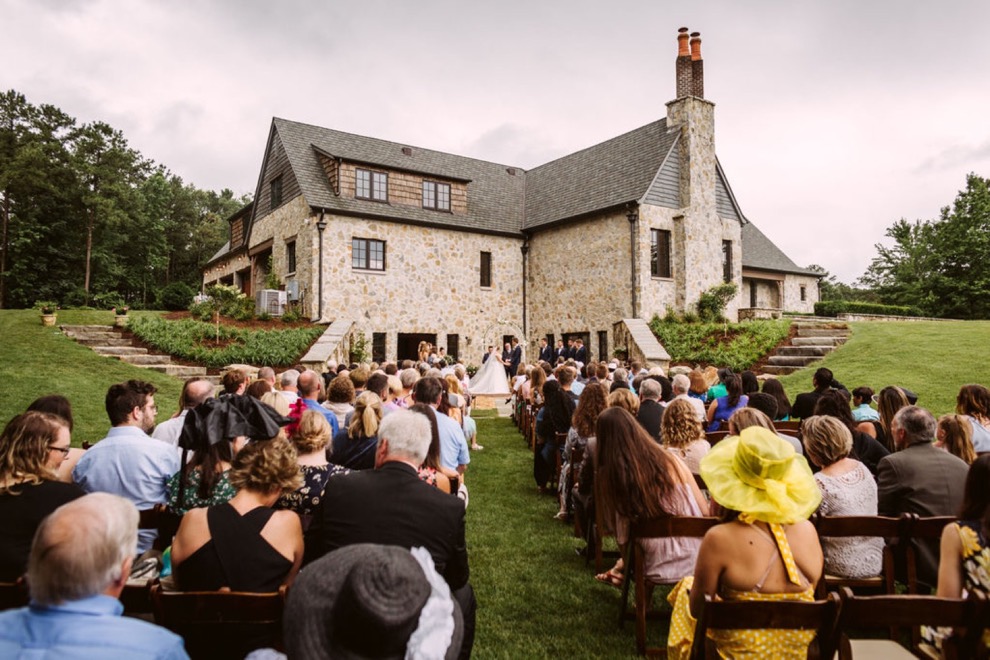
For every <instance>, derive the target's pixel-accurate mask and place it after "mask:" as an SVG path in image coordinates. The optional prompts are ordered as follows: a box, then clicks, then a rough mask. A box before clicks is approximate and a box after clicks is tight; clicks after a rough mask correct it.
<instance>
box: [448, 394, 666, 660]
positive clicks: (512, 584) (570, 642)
mask: <svg viewBox="0 0 990 660" xmlns="http://www.w3.org/2000/svg"><path fill="white" fill-rule="evenodd" d="M485 414H486V413H477V414H476V418H477V420H478V441H479V442H480V443H481V444H482V445H484V447H485V448H484V450H483V451H480V452H474V453H472V455H471V466H470V468H469V469H468V478H467V484H468V488H469V489H470V495H471V503H470V506H469V507H468V513H467V543H468V557H469V559H470V563H471V582H472V584H473V585H474V588H475V591H476V594H477V598H478V631H477V638H476V641H475V647H474V649H475V653H474V657H476V658H480V659H484V658H543V657H570V658H578V657H580V658H592V657H595V658H601V657H608V658H632V657H636V654H635V638H634V632H633V631H634V622H633V621H627V622H626V624H625V626H624V627H623V628H622V630H619V629H618V627H617V624H616V620H617V616H618V602H619V595H620V592H619V590H618V589H613V588H611V587H608V586H606V585H602V584H599V583H598V582H596V581H595V579H594V571H593V567H590V566H589V567H588V568H586V567H585V565H584V559H583V558H582V557H579V556H578V555H577V554H576V553H575V549H576V548H580V547H582V546H583V545H584V543H583V542H582V541H581V540H580V539H576V538H574V537H573V535H572V529H573V527H571V526H569V525H565V524H564V523H562V522H560V521H558V520H554V518H553V515H554V513H556V512H557V502H556V499H555V498H553V497H549V496H545V495H538V494H537V492H536V485H535V483H534V481H533V476H532V474H533V457H532V454H531V453H530V451H529V449H528V448H527V447H526V444H525V443H524V442H523V439H522V436H521V435H520V433H519V431H518V430H517V429H516V428H515V426H513V425H512V422H511V421H510V420H509V419H507V418H497V417H494V416H492V415H491V414H490V413H489V416H483V415H485ZM606 561H608V560H606ZM659 591H660V590H658V595H657V601H658V602H659V600H660V593H659ZM631 602H632V598H631V597H630V603H631ZM660 625H661V624H660V622H653V621H651V622H648V632H649V633H652V634H650V642H651V643H657V641H658V639H659V637H658V636H659V634H660V632H659V631H660ZM664 628H665V626H664ZM663 633H664V634H666V630H664V631H663Z"/></svg>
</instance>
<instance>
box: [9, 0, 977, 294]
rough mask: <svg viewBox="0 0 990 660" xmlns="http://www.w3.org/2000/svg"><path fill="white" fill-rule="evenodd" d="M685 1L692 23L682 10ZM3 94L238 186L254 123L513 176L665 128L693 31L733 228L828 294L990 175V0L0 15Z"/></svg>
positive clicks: (12, 8)
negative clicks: (823, 279)
mask: <svg viewBox="0 0 990 660" xmlns="http://www.w3.org/2000/svg"><path fill="white" fill-rule="evenodd" d="M699 5H701V6H699ZM0 25H2V38H0V62H2V65H0V89H16V90H17V91H19V92H21V93H23V94H24V95H26V96H27V98H28V100H29V101H30V102H32V103H34V104H42V103H51V104H53V105H56V106H58V107H60V108H61V109H62V110H64V111H66V112H67V113H69V114H70V115H73V116H75V117H77V118H78V119H79V120H80V121H92V120H103V121H106V122H108V123H110V124H111V125H113V126H114V127H115V128H118V129H120V130H122V131H123V132H124V135H125V136H126V137H127V139H128V140H129V141H130V144H131V146H132V147H134V148H136V149H138V150H140V151H141V152H142V154H144V156H146V157H148V158H151V159H153V160H155V161H156V162H159V163H163V164H165V165H166V166H167V167H168V168H170V169H171V170H172V171H173V172H175V173H176V174H178V175H179V176H181V177H183V179H185V180H186V181H188V182H192V183H194V184H195V185H196V186H198V187H200V188H211V189H221V188H230V189H232V190H234V191H235V192H236V193H253V192H254V188H255V185H256V183H257V178H258V172H259V168H260V167H261V158H262V156H263V152H264V147H265V140H266V138H267V135H268V129H269V125H270V122H271V118H272V117H273V116H280V117H285V118H287V119H292V120H296V121H302V122H308V123H313V124H317V125H320V126H326V127H330V128H334V129H338V130H343V131H348V132H352V133H357V134H360V135H368V136H373V137H379V138H384V139H388V140H393V141H396V142H402V143H405V144H410V145H415V146H421V147H428V148H432V149H438V150H441V151H448V152H451V153H456V154H462V155H467V156H473V157H476V158H482V159H485V160H490V161H495V162H499V163H504V164H507V165H515V166H519V167H523V168H531V167H534V166H536V165H540V164H542V163H545V162H547V161H549V160H552V159H554V158H557V157H559V156H562V155H565V154H568V153H571V152H573V151H576V150H578V149H581V148H584V147H587V146H590V145H592V144H595V143H598V142H601V141H603V140H606V139H608V138H611V137H614V136H616V135H619V134H621V133H624V132H626V131H629V130H632V129H634V128H637V127H639V126H642V125H644V124H646V123H649V122H651V121H653V120H655V119H658V118H660V117H663V116H665V114H666V108H665V106H664V104H665V103H666V102H667V101H669V100H671V99H672V98H673V97H674V58H675V56H676V50H677V45H676V33H677V28H679V27H681V26H687V27H689V28H691V30H692V31H694V30H697V31H700V32H701V33H702V40H703V44H702V46H703V48H702V52H703V55H704V59H705V96H706V97H707V98H708V99H709V100H711V101H713V102H714V103H715V104H716V110H715V118H716V131H715V140H716V148H717V152H718V155H719V158H720V160H721V162H722V166H723V168H724V169H725V171H726V174H727V176H728V178H729V182H730V185H731V186H732V188H733V191H734V192H735V194H736V198H737V200H738V202H739V204H740V206H741V207H742V210H743V212H744V213H745V214H746V216H747V217H748V218H749V219H750V220H752V221H753V222H754V223H755V224H756V225H757V226H758V227H760V228H761V229H762V230H763V231H764V233H766V234H767V235H768V236H769V237H770V238H771V239H772V240H773V241H774V242H775V243H777V245H778V246H780V247H781V248H782V249H783V250H784V251H785V252H786V253H787V254H788V255H789V256H790V257H791V258H792V259H794V261H795V262H796V263H797V264H798V265H800V266H807V265H809V264H812V263H818V264H821V265H823V266H825V268H827V269H828V270H829V271H831V272H832V273H833V274H836V275H838V276H839V278H840V279H842V280H843V281H846V282H851V281H853V280H854V279H856V278H857V277H859V276H860V275H861V274H862V273H863V271H864V270H865V268H866V266H867V265H868V264H869V261H870V259H871V257H872V256H873V255H874V248H873V245H874V244H875V243H877V242H879V241H881V240H882V239H883V234H884V231H885V229H886V228H887V227H888V226H889V225H890V224H891V223H892V222H894V221H895V220H897V219H898V218H901V217H906V218H908V219H916V218H934V217H936V216H937V215H938V213H939V209H940V208H941V207H942V206H945V205H947V204H950V203H951V202H952V200H953V198H954V197H955V194H956V192H957V191H958V190H960V189H961V188H963V187H964V184H965V175H966V174H967V173H968V172H976V173H978V174H980V175H982V176H990V66H988V65H990V38H988V37H987V35H986V31H987V27H988V26H990V2H984V1H982V0H971V1H966V2H951V1H945V2H929V1H920V0H917V1H912V0H884V1H880V0H870V1H869V2H863V1H862V0H820V1H817V2H811V1H802V2H791V1H779V2H772V1H769V0H762V1H754V0H747V1H746V2H739V1H738V0H725V1H722V2H716V1H711V0H710V1H708V2H704V3H699V2H688V1H687V0H683V1H680V2H673V1H669V0H666V1H660V0H641V1H638V2H631V1H630V2H621V1H618V0H616V1H614V2H602V1H600V0H597V1H593V2H591V1H587V2H586V1H576V0H567V1H541V0H529V1H519V0H499V1H498V2H487V3H480V2H469V1H468V2H465V1H464V0H461V1H439V0H419V1H418V2H401V1H399V0H396V1H394V2H376V1H373V0H362V1H360V2H340V1H339V0H310V1H303V0H291V1H286V0H279V1H277V2H274V1H271V0H268V1H260V0H214V1H199V2H174V1H173V2H159V1H145V2H138V1H136V0H131V1H128V2H125V1H122V0H120V1H109V0H90V1H84V0H76V1H69V0H65V1H61V0H21V1H17V0H0Z"/></svg>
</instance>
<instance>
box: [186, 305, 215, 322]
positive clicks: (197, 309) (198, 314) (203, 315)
mask: <svg viewBox="0 0 990 660" xmlns="http://www.w3.org/2000/svg"><path fill="white" fill-rule="evenodd" d="M189 314H190V316H192V317H193V318H194V319H198V320H200V321H212V320H213V306H212V305H210V303H209V301H204V302H194V303H193V304H191V305H189Z"/></svg>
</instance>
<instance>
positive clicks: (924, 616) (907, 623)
mask: <svg viewBox="0 0 990 660" xmlns="http://www.w3.org/2000/svg"><path fill="white" fill-rule="evenodd" d="M839 598H840V599H841V607H840V612H839V620H838V630H839V631H840V632H842V634H843V635H845V631H847V630H849V629H855V630H863V629H870V628H892V627H900V626H904V627H911V628H913V629H916V628H917V627H918V626H921V625H929V626H946V627H951V628H955V629H957V632H956V634H954V635H953V637H954V638H955V639H954V640H953V646H954V647H955V649H956V650H957V651H958V654H959V657H962V658H969V657H976V648H977V644H978V643H979V642H980V638H981V636H982V634H983V627H984V624H985V621H984V618H985V617H986V615H987V612H988V610H987V599H986V597H985V596H984V595H983V594H982V593H980V592H977V591H974V592H971V593H970V595H969V598H967V599H961V598H939V597H937V596H919V595H916V594H901V595H885V596H857V595H855V594H854V593H853V592H852V590H851V589H849V588H848V587H842V588H841V589H840V590H839ZM840 647H842V649H843V651H842V652H843V655H842V656H841V657H847V655H845V653H847V652H848V644H847V643H846V640H845V639H843V642H842V643H840Z"/></svg>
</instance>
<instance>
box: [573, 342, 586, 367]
mask: <svg viewBox="0 0 990 660" xmlns="http://www.w3.org/2000/svg"><path fill="white" fill-rule="evenodd" d="M574 361H575V362H580V363H581V364H588V348H587V347H586V346H582V347H581V348H579V349H577V350H576V351H574Z"/></svg>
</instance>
